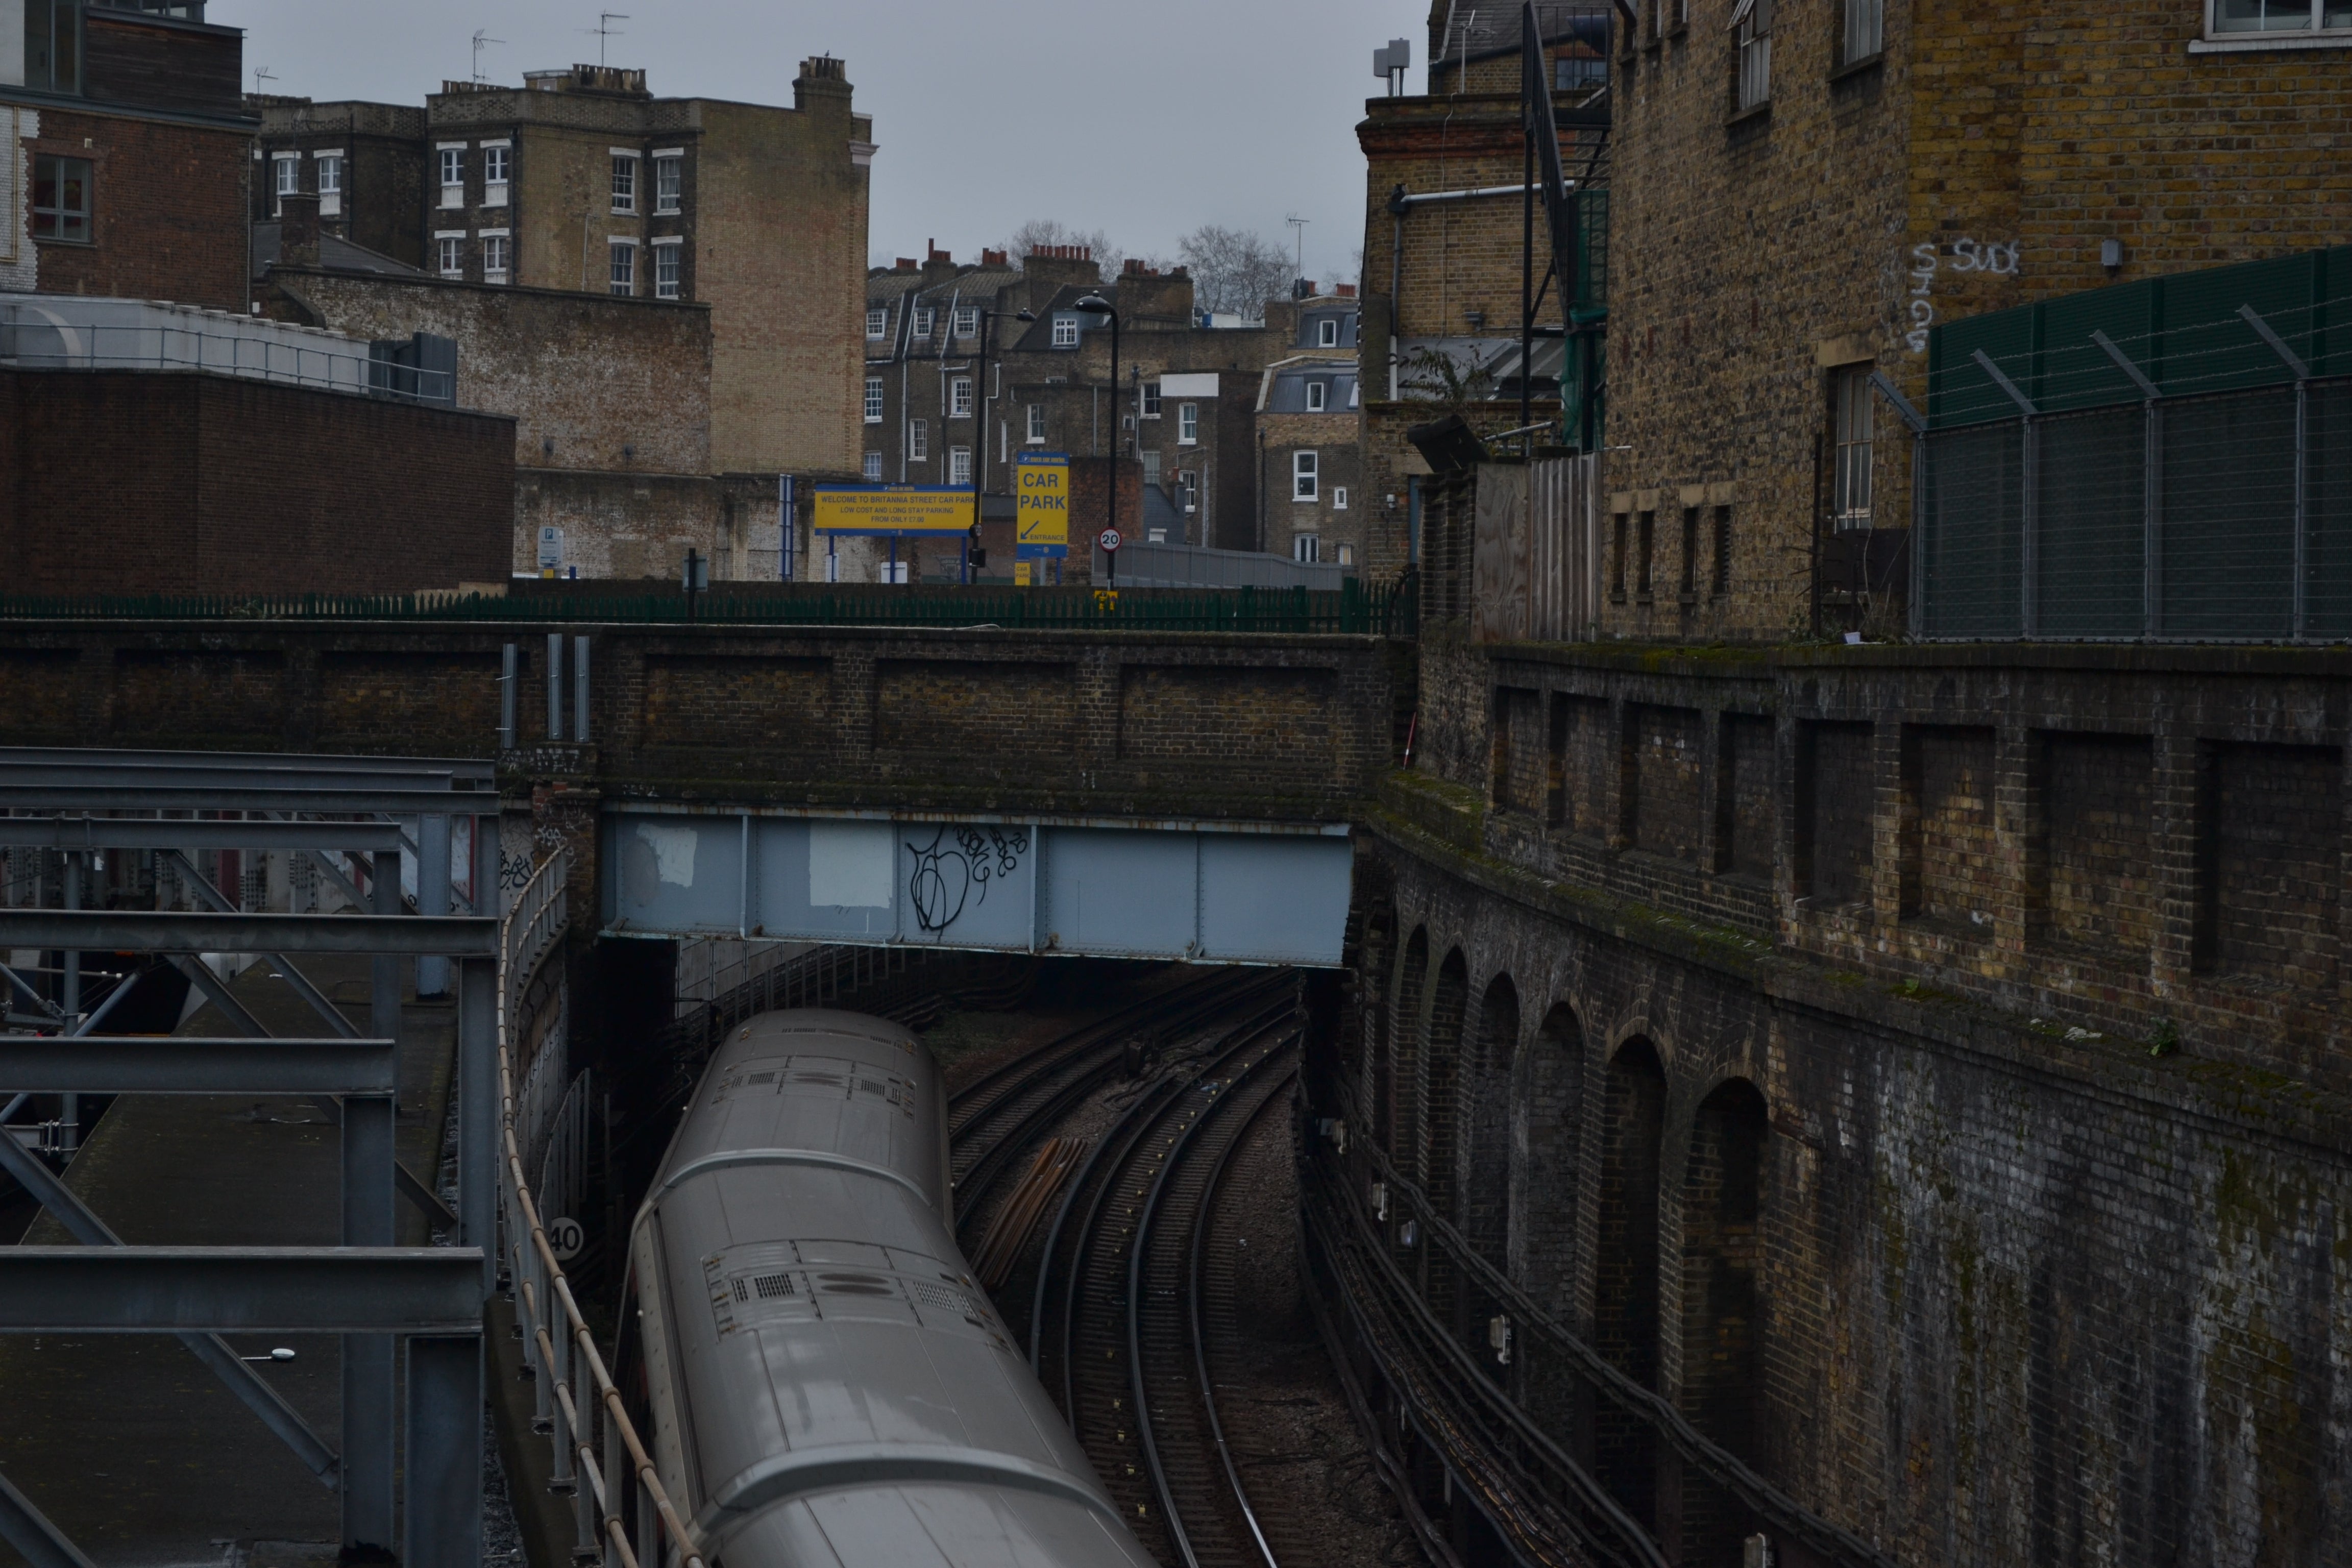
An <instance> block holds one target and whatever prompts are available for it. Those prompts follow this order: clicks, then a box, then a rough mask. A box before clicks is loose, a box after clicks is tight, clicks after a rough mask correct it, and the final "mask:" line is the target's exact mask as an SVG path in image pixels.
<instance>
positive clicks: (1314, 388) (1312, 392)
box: [1307, 323, 1331, 414]
mask: <svg viewBox="0 0 2352 1568" xmlns="http://www.w3.org/2000/svg"><path fill="white" fill-rule="evenodd" d="M1327 324H1328V323H1327ZM1330 386H1331V384H1330V383H1329V382H1328V381H1310V382H1308V383H1307V413H1309V414H1320V413H1322V412H1323V400H1324V399H1325V398H1326V397H1328V395H1330Z"/></svg>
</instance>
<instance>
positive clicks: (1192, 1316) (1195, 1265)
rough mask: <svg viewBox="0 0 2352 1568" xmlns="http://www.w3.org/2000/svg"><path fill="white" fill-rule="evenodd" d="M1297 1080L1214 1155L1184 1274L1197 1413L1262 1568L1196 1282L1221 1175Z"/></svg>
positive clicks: (1259, 1537) (1260, 1105)
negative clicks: (1219, 1397) (1211, 1368)
mask: <svg viewBox="0 0 2352 1568" xmlns="http://www.w3.org/2000/svg"><path fill="white" fill-rule="evenodd" d="M1297 1079H1298V1068H1297V1064H1295V1063H1294V1064H1293V1065H1292V1067H1291V1069H1290V1071H1289V1072H1288V1073H1286V1075H1284V1077H1283V1079H1282V1082H1281V1083H1277V1084H1276V1085H1275V1087H1274V1090H1273V1092H1271V1093H1269V1094H1268V1095H1267V1096H1266V1097H1265V1099H1264V1100H1259V1101H1258V1102H1257V1104H1256V1105H1255V1106H1254V1107H1252V1108H1251V1110H1250V1113H1249V1115H1248V1116H1247V1117H1246V1118H1245V1119H1244V1121H1243V1122H1242V1126H1241V1131H1238V1132H1236V1133H1234V1135H1233V1137H1232V1138H1231V1139H1230V1140H1229V1141H1228V1142H1226V1144H1225V1146H1224V1147H1223V1149H1221V1150H1219V1151H1218V1152H1217V1163H1216V1164H1215V1165H1214V1166H1213V1167H1211V1169H1210V1171H1209V1179H1208V1182H1207V1184H1206V1185H1204V1186H1203V1187H1202V1189H1201V1206H1200V1209H1199V1212H1198V1213H1197V1214H1195V1215H1193V1219H1192V1266H1191V1268H1189V1269H1188V1270H1187V1271H1186V1289H1185V1297H1186V1301H1185V1307H1186V1316H1187V1318H1188V1319H1189V1320H1190V1324H1191V1328H1192V1370H1193V1374H1194V1375H1195V1377H1197V1378H1198V1379H1199V1381H1200V1384H1201V1409H1202V1413H1203V1414H1205V1415H1207V1417H1208V1421H1209V1436H1211V1437H1212V1438H1213V1439H1214V1440H1215V1443H1216V1446H1217V1459H1218V1462H1219V1463H1220V1464H1222V1465H1223V1467H1224V1470H1225V1480H1226V1483H1227V1484H1228V1485H1230V1486H1231V1487H1232V1488H1233V1489H1234V1501H1235V1502H1236V1503H1238V1504H1240V1505H1241V1510H1242V1518H1243V1519H1244V1520H1245V1521H1247V1522H1248V1524H1249V1529H1250V1536H1251V1538H1252V1539H1253V1540H1255V1542H1257V1550H1258V1554H1259V1555H1260V1556H1262V1557H1264V1558H1265V1568H1279V1565H1278V1564H1276V1562H1275V1560H1274V1547H1273V1545H1272V1544H1271V1543H1270V1542H1267V1540H1266V1538H1265V1530H1264V1529H1263V1528H1261V1527H1260V1526H1259V1524H1258V1520H1257V1510H1255V1509H1254V1508H1252V1507H1250V1500H1249V1489H1247V1488H1246V1487H1244V1486H1243V1485H1242V1473H1241V1468H1240V1467H1239V1466H1238V1465H1236V1464H1234V1452H1233V1448H1232V1447H1231V1446H1230V1445H1229V1444H1227V1443H1226V1441H1225V1424H1224V1421H1223V1418H1221V1417H1220V1416H1219V1415H1218V1414H1217V1385H1216V1383H1215V1381H1214V1380H1213V1379H1212V1378H1211V1377H1210V1375H1209V1337H1208V1334H1207V1332H1206V1331H1205V1330H1204V1329H1203V1328H1202V1322H1201V1318H1202V1313H1201V1282H1202V1277H1203V1276H1204V1275H1205V1274H1206V1273H1207V1255H1208V1244H1209V1226H1210V1224H1211V1222H1212V1221H1213V1218H1214V1217H1215V1214H1216V1204H1217V1193H1218V1190H1219V1189H1220V1188H1222V1187H1223V1185H1224V1181H1225V1173H1226V1172H1227V1171H1228V1170H1229V1169H1230V1168H1231V1167H1232V1165H1233V1163H1234V1155H1235V1154H1237V1153H1239V1152H1241V1147H1242V1145H1243V1144H1244V1143H1246V1142H1249V1136H1250V1133H1251V1132H1252V1131H1254V1130H1255V1128H1256V1126H1257V1123H1258V1119H1259V1118H1260V1117H1262V1116H1264V1115H1265V1113H1266V1112H1267V1111H1268V1110H1272V1109H1274V1107H1275V1106H1276V1105H1278V1104H1280V1103H1281V1102H1282V1090H1283V1086H1284V1085H1285V1084H1295V1083H1296V1082H1297Z"/></svg>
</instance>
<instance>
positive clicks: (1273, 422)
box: [1256, 283, 1367, 566]
mask: <svg viewBox="0 0 2352 1568" xmlns="http://www.w3.org/2000/svg"><path fill="white" fill-rule="evenodd" d="M1305 287H1306V288H1307V289H1312V288H1313V285H1312V284H1307V285H1305ZM1267 325H1268V327H1269V329H1270V330H1279V327H1280V326H1284V325H1286V326H1288V328H1289V345H1288V347H1289V352H1288V353H1285V354H1283V356H1282V357H1281V358H1279V359H1277V360H1276V361H1275V362H1274V363H1271V364H1269V365H1267V366H1266V368H1265V373H1264V374H1262V375H1261V377H1260V378H1259V383H1258V395H1257V407H1256V414H1257V447H1258V453H1257V455H1258V500H1257V511H1258V516H1260V517H1261V518H1263V519H1265V542H1264V548H1265V549H1266V550H1267V551H1269V552H1272V553H1275V554H1287V555H1289V556H1290V557H1291V558H1292V559H1293V560H1296V561H1328V562H1331V563H1336V564H1338V565H1341V566H1354V565H1356V564H1358V563H1360V562H1361V561H1362V560H1363V559H1364V547H1365V542H1366V541H1365V529H1364V525H1363V519H1364V515H1365V513H1364V503H1365V500H1366V499H1367V498H1366V497H1365V495H1364V487H1363V480H1362V474H1363V447H1362V443H1361V442H1360V440H1359V439H1358V433H1359V422H1360V413H1361V408H1360V401H1361V400H1360V396H1359V394H1358V387H1357V377H1356V331H1357V325H1358V313H1357V308H1356V289H1355V285H1353V284H1351V283H1343V284H1341V285H1340V286H1339V290H1338V291H1337V292H1336V293H1334V294H1328V295H1327V294H1314V293H1305V294H1303V295H1302V297H1301V298H1299V299H1297V300H1294V301H1292V302H1291V303H1290V306H1289V308H1288V309H1277V310H1271V311H1269V312H1268V322H1267Z"/></svg>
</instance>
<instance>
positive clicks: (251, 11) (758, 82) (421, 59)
mask: <svg viewBox="0 0 2352 1568" xmlns="http://www.w3.org/2000/svg"><path fill="white" fill-rule="evenodd" d="M602 6H610V7H611V8H613V9H614V10H616V11H625V12H627V13H629V16H628V19H627V20H626V21H616V22H614V23H613V24H612V26H614V27H615V28H617V29H618V30H619V32H618V35H617V36H616V37H612V38H610V39H608V40H606V43H605V47H606V49H607V58H609V60H610V61H611V63H613V64H614V65H626V66H642V67H644V68H646V71H647V72H648V73H649V77H648V82H649V85H650V86H651V87H652V89H653V90H654V91H656V92H657V93H662V94H676V95H679V96H686V95H689V94H702V95H707V96H709V97H714V98H732V99H744V100H754V101H760V102H770V103H790V102H791V101H792V90H793V88H792V84H793V75H794V73H795V72H796V70H797V68H798V67H799V64H800V61H801V59H802V58H803V57H804V56H807V55H814V54H834V55H838V56H840V57H842V58H844V59H845V60H847V61H848V62H849V79H850V81H851V82H852V84H854V85H855V86H856V89H857V100H856V101H857V107H858V108H859V110H862V111H865V112H868V113H871V114H872V115H873V116H874V126H875V131H874V135H875V140H876V141H877V142H878V143H879V144H880V146H881V151H880V152H879V153H877V155H876V156H875V160H874V207H873V219H872V226H871V229H870V231H869V249H870V250H871V252H872V254H873V256H874V257H875V258H881V259H887V258H889V257H892V256H919V255H920V254H922V252H921V248H920V247H921V246H922V244H923V242H924V240H926V239H928V238H937V239H938V241H939V242H940V245H942V246H944V247H947V248H949V249H950V250H952V251H954V252H955V253H956V255H957V257H958V258H962V259H971V258H972V256H971V253H972V252H974V251H976V250H977V249H978V248H979V247H981V246H982V244H994V243H995V242H996V241H998V240H999V239H1001V238H1003V237H1004V236H1005V235H1006V234H1007V233H1009V232H1010V231H1011V230H1012V229H1013V226H1015V225H1017V224H1019V223H1021V222H1022V221H1023V220H1024V219H1025V218H1031V217H1044V218H1053V219H1055V220H1058V221H1060V222H1062V223H1066V224H1069V225H1071V226H1074V227H1077V228H1080V229H1092V228H1097V227H1099V228H1102V229H1104V230H1106V231H1107V232H1108V235H1109V237H1110V238H1111V239H1112V240H1113V242H1115V243H1116V244H1118V245H1119V246H1121V247H1125V248H1126V249H1127V250H1128V251H1129V252H1130V253H1146V254H1150V253H1158V254H1166V253H1169V252H1172V251H1173V250H1174V248H1175V242H1176V239H1177V237H1178V236H1180V235H1182V234H1184V233H1186V232H1188V231H1190V230H1192V229H1193V228H1195V227H1198V226H1200V225H1202V224H1204V223H1211V224H1222V225H1225V226H1230V227H1236V228H1250V229H1255V230H1257V231H1259V232H1260V233H1263V234H1265V236H1266V237H1268V238H1270V239H1275V240H1278V241H1280V242H1282V244H1283V245H1284V247H1286V248H1287V247H1289V245H1290V242H1291V230H1290V229H1289V228H1288V227H1287V226H1286V225H1285V223H1284V219H1285V218H1286V217H1287V216H1291V215H1294V214H1295V215H1297V216H1300V217H1304V218H1307V219H1308V220H1309V222H1308V224H1307V233H1306V240H1307V276H1309V277H1313V278H1318V279H1342V278H1346V277H1348V276H1349V273H1350V272H1351V270H1352V268H1353V266H1354V257H1355V253H1356V249H1357V247H1359V246H1360V244H1361V243H1362V240H1363V235H1362V228H1363V201H1364V165H1363V159H1362V156H1361V154H1360V153H1358V151H1357V148H1356V135H1355V127H1356V122H1357V121H1360V120H1361V119H1362V118H1363V100H1365V99H1367V98H1369V97H1370V96H1372V95H1374V94H1375V93H1378V92H1380V91H1381V90H1382V88H1381V82H1380V80H1379V79H1377V78H1375V77H1374V76H1373V75H1372V65H1371V57H1372V50H1373V49H1374V48H1376V47H1380V46H1381V44H1384V43H1386V42H1387V41H1388V40H1389V39H1390V38H1391V37H1409V38H1411V39H1412V40H1413V64H1414V70H1413V73H1412V90H1414V91H1419V90H1420V88H1421V79H1422V72H1421V69H1420V67H1421V66H1422V64H1423V61H1422V58H1421V57H1422V55H1423V52H1424V50H1425V40H1426V37H1427V35H1426V33H1425V31H1424V28H1425V26H1426V18H1427V16H1428V14H1429V12H1428V0H1151V3H1144V0H852V3H849V4H840V3H838V0H836V3H835V4H831V5H813V4H806V3H801V0H396V3H394V4H382V3H379V0H212V5H211V8H210V10H209V11H208V13H207V15H208V16H209V17H210V19H212V20H214V21H215V22H220V23H223V24H225V25H226V26H235V27H243V28H245V29H246V52H245V61H246V69H247V84H248V85H250V83H251V81H252V73H253V71H254V70H255V69H256V68H267V69H268V71H269V73H270V75H271V76H272V77H273V78H275V79H274V80H271V81H269V82H268V83H266V84H265V85H266V87H267V89H268V90H269V91H271V92H287V93H299V94H302V95H304V96H306V97H310V98H317V99H337V98H361V99H372V100H380V101H391V102H396V103H416V102H421V101H422V100H423V99H424V96H425V93H427V92H429V91H434V90H436V89H438V88H439V86H440V83H441V80H442V79H443V78H445V77H464V76H467V75H469V74H470V73H471V71H472V68H473V45H472V38H473V35H474V31H475V29H476V28H478V27H479V28H487V29H488V32H489V36H490V37H494V38H502V39H504V40H505V42H503V43H500V44H494V45H488V46H486V47H484V48H483V50H482V73H483V75H484V76H486V77H488V79H491V80H493V81H508V82H516V83H520V81H521V79H522V73H523V72H524V71H526V70H541V69H546V68H554V67H562V66H565V65H569V64H571V63H572V62H573V61H575V60H593V59H595V58H596V50H597V43H598V40H597V39H596V38H595V37H593V35H592V33H591V32H590V31H589V29H593V28H594V27H595V26H597V13H598V10H599V9H600V7H602Z"/></svg>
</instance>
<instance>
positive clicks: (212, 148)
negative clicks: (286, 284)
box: [24, 105, 251, 315]
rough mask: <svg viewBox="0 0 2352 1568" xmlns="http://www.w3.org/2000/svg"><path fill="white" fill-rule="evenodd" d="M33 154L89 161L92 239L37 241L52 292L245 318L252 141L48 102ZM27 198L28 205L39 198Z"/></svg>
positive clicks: (44, 280)
mask: <svg viewBox="0 0 2352 1568" xmlns="http://www.w3.org/2000/svg"><path fill="white" fill-rule="evenodd" d="M40 129H41V133H40V135H39V136H38V137H37V138H34V139H33V140H31V141H29V142H26V143H24V147H25V152H26V155H27V156H28V157H29V156H32V155H35V154H38V153H58V154H59V155H61V156H64V157H68V158H86V159H88V160H89V162H90V164H91V174H90V184H91V187H92V191H93V193H94V195H93V202H92V208H91V226H92V231H93V232H92V236H91V243H89V244H88V245H75V244H58V243H52V242H49V241H36V242H35V244H36V247H37V250H38V252H39V268H38V279H37V285H36V286H37V288H38V289H40V291H41V292H42V293H45V294H96V295H101V296H107V297H111V298H120V299H131V300H173V301H176V302H178V303H181V304H188V305H203V306H205V307H207V308H209V309H211V310H234V311H236V312H237V313H239V314H240V315H241V314H243V313H244V311H245V309H246V305H247V283H246V258H247V250H246V243H247V232H246V221H245V209H246V200H247V197H246V182H247V180H248V179H249V178H250V177H251V175H250V171H249V170H248V169H247V163H249V162H250V160H249V159H248V157H247V147H248V146H249V145H250V141H249V138H247V136H246V135H245V134H244V133H242V132H238V131H236V130H234V129H231V128H226V127H220V128H215V127H212V126H205V125H196V124H188V123H183V122H179V121H170V120H160V119H158V120H149V119H131V118H128V117H118V116H115V115H110V114H108V113H106V112H105V111H104V110H103V109H102V108H97V107H93V108H92V109H91V110H87V111H85V110H79V109H65V108H59V107H56V106H54V105H45V106H44V107H43V108H42V109H41V110H40ZM27 199H28V200H29V194H28V197H27Z"/></svg>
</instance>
